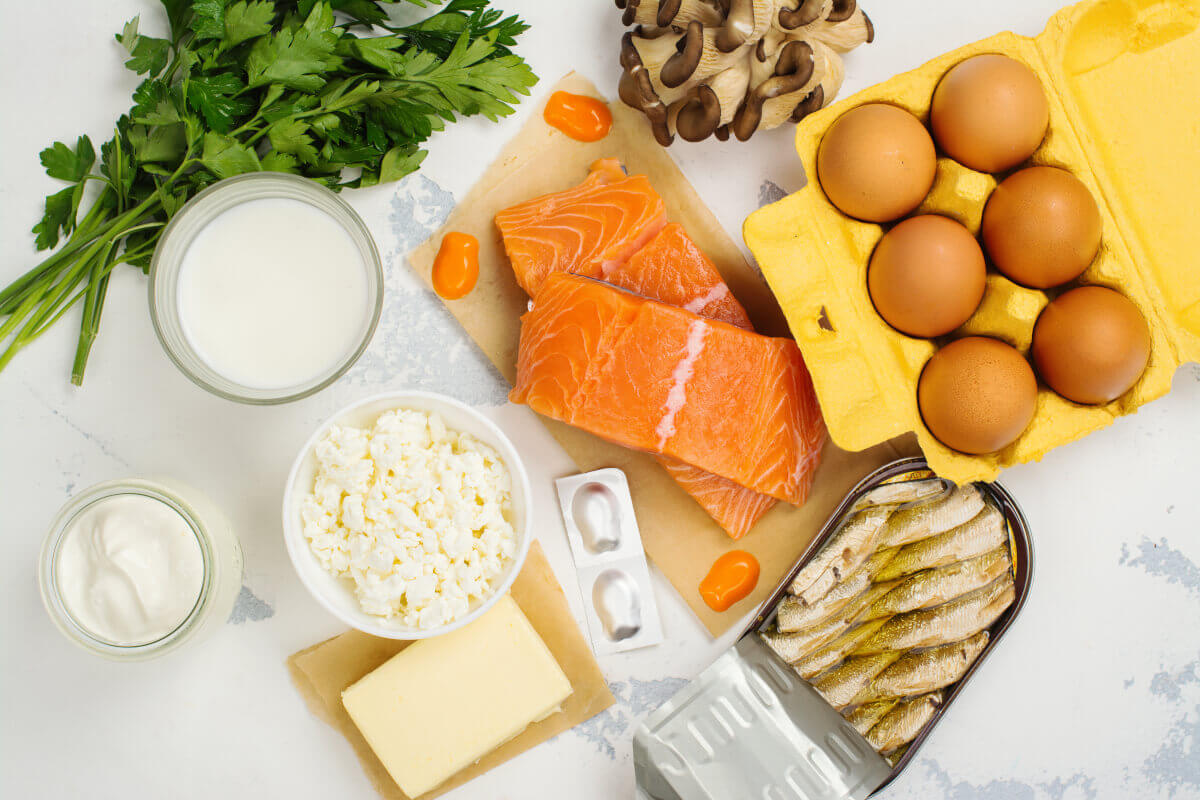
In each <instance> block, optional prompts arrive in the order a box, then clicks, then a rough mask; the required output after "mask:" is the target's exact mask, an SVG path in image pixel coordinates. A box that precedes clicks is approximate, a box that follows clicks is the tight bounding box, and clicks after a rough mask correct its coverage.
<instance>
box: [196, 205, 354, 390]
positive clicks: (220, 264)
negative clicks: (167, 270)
mask: <svg viewBox="0 0 1200 800" xmlns="http://www.w3.org/2000/svg"><path fill="white" fill-rule="evenodd" d="M367 273H368V270H367V268H366V265H365V263H364V260H363V256H362V253H361V252H360V250H359V248H358V246H357V245H356V244H355V241H354V239H353V238H351V236H350V234H349V233H348V232H347V231H346V230H345V228H343V227H342V225H341V224H340V223H339V222H338V221H337V220H336V219H334V218H333V217H332V216H330V215H329V214H327V213H326V212H324V211H322V210H321V209H319V208H317V207H316V206H313V205H310V204H309V203H306V202H303V201H301V200H294V199H291V198H286V197H270V198H262V199H258V200H248V201H246V202H244V203H241V204H239V205H237V206H234V207H233V208H230V209H228V210H226V211H224V212H222V213H221V214H219V215H218V216H216V217H215V218H214V219H213V220H212V221H211V222H209V223H208V224H207V225H205V226H204V227H203V228H202V229H201V230H200V231H199V232H198V233H197V234H196V236H195V238H194V239H193V240H192V241H191V243H190V244H189V245H188V249H187V251H186V252H185V254H184V256H183V261H182V262H181V265H180V270H179V284H178V290H177V291H178V304H179V320H180V323H181V326H182V328H183V334H184V336H185V337H186V338H187V340H188V343H189V344H190V345H191V346H192V348H193V349H194V350H195V351H196V354H197V355H198V356H199V357H200V358H201V360H203V361H204V362H205V363H206V364H208V366H209V367H211V368H212V370H213V371H214V372H217V373H218V374H220V375H222V376H224V377H225V378H227V379H228V380H230V381H233V382H234V383H237V384H240V385H242V386H248V387H252V388H255V389H283V388H288V387H292V386H299V385H302V384H306V383H310V382H312V381H314V380H315V379H317V378H318V377H320V376H321V375H324V374H326V373H328V372H330V371H332V370H333V369H334V368H336V367H337V366H339V365H340V364H341V363H342V362H343V361H344V360H345V359H347V358H348V357H349V356H350V354H351V352H352V351H353V350H354V348H355V347H356V346H357V345H358V343H359V341H360V340H361V338H362V336H363V332H364V329H365V327H366V326H367V325H368V324H369V321H370V318H371V315H372V309H371V308H369V302H370V301H369V297H370V292H369V288H368V283H367Z"/></svg>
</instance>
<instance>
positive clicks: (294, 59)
mask: <svg viewBox="0 0 1200 800" xmlns="http://www.w3.org/2000/svg"><path fill="white" fill-rule="evenodd" d="M322 9H325V10H328V9H327V7H325V6H320V5H318V6H317V7H316V8H314V9H313V11H312V13H311V14H309V17H308V19H309V20H310V21H311V20H313V19H315V18H318V15H320V14H321V12H322ZM330 21H332V15H331V16H330ZM307 24H308V23H307V22H306V26H307ZM314 27H315V28H316V29H315V30H310V29H309V28H308V27H302V28H299V29H297V30H295V31H291V30H288V29H286V28H285V29H283V30H281V31H279V32H278V33H276V34H273V35H271V36H264V37H263V38H261V39H259V40H258V41H256V42H255V43H254V47H253V48H252V49H251V50H250V55H249V56H248V57H247V58H246V74H247V76H248V77H249V78H250V81H249V83H250V86H251V87H257V86H262V85H263V84H266V83H281V84H283V85H284V86H288V87H291V88H294V89H301V90H303V91H307V92H315V91H317V90H318V89H320V88H321V87H322V86H324V85H325V79H324V78H322V77H321V76H320V74H321V73H323V72H328V71H330V70H333V69H337V68H338V67H340V66H341V59H340V58H339V57H338V56H336V55H334V50H335V49H336V47H337V41H338V38H339V36H340V34H341V31H340V30H339V29H337V28H325V29H323V30H322V29H320V28H319V27H318V26H315V25H314Z"/></svg>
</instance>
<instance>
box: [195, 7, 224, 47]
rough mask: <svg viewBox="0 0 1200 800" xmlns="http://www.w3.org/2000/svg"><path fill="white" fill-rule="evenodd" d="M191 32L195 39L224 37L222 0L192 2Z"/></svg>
mask: <svg viewBox="0 0 1200 800" xmlns="http://www.w3.org/2000/svg"><path fill="white" fill-rule="evenodd" d="M191 6H192V24H191V27H192V32H193V33H195V34H196V38H197V39H220V38H221V37H222V36H224V35H225V3H224V2H223V0H192V3H191Z"/></svg>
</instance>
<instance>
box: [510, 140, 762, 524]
mask: <svg viewBox="0 0 1200 800" xmlns="http://www.w3.org/2000/svg"><path fill="white" fill-rule="evenodd" d="M634 201H637V202H634ZM639 203H640V204H639ZM597 209H605V213H599V212H597ZM593 216H594V217H595V219H592V217H593ZM647 219H648V220H649V221H648V222H646V223H645V224H646V228H645V229H641V230H639V229H638V228H637V227H636V226H637V225H638V224H642V223H640V222H639V220H647ZM664 223H665V214H664V213H663V210H662V201H661V199H660V198H659V197H658V195H657V193H656V192H655V191H654V189H653V188H652V187H651V186H650V184H649V182H648V181H646V179H645V178H644V177H643V176H635V178H628V177H626V175H625V171H624V169H623V167H622V166H621V163H620V162H619V161H617V160H616V159H603V160H600V161H597V162H596V163H595V164H593V165H592V168H591V171H590V173H589V174H588V176H587V178H586V179H584V181H583V182H582V183H581V184H580V185H578V186H575V187H573V188H571V189H567V190H565V191H563V192H558V193H556V194H551V195H546V196H544V197H539V198H535V199H533V200H530V201H527V202H525V203H522V204H520V205H517V206H514V207H512V208H509V209H506V210H504V211H502V212H500V213H499V214H497V215H496V225H497V227H498V228H499V229H500V232H501V235H502V237H503V241H504V247H505V250H506V251H507V253H508V256H509V260H510V261H511V262H512V265H513V271H514V273H515V274H516V278H517V282H518V283H519V284H520V285H521V286H522V287H523V288H524V289H525V291H526V292H527V293H529V294H530V295H534V294H535V293H536V290H537V288H538V286H540V285H541V282H542V281H543V280H545V278H546V276H547V275H549V274H550V273H552V272H564V271H565V272H577V273H580V274H584V275H588V276H590V277H593V278H604V279H605V280H606V281H608V282H610V283H612V284H614V285H616V286H620V287H622V288H625V289H628V290H630V291H632V292H635V293H637V294H640V295H643V296H645V297H649V298H652V299H654V300H660V301H662V302H664V303H669V304H671V305H676V306H679V307H681V308H686V309H688V310H689V311H693V312H695V313H697V314H700V315H701V316H705V317H711V318H713V319H719V320H723V321H725V322H728V323H730V324H732V325H738V326H739V327H743V328H746V329H750V328H751V324H750V318H749V317H748V316H747V315H746V310H745V309H744V308H742V306H741V304H740V303H738V301H737V299H736V298H735V297H734V296H733V294H732V293H731V292H730V291H729V287H728V286H727V285H726V283H725V281H724V279H723V278H722V277H721V273H720V272H719V271H718V270H717V268H716V267H715V266H714V265H713V263H712V262H711V261H709V260H708V257H707V256H705V255H704V253H703V251H701V250H700V248H699V247H697V246H696V243H695V242H693V241H692V240H691V238H690V237H689V236H688V235H687V232H686V231H685V230H684V229H683V226H681V225H678V224H674V223H672V224H669V225H665V227H664ZM647 231H649V236H646V235H645V234H646V232H647ZM631 248H637V249H634V250H631ZM597 253H599V254H600V255H599V256H597ZM660 461H661V463H662V465H663V467H664V468H665V469H666V470H667V472H668V473H669V474H670V475H671V477H672V478H673V479H674V480H675V482H676V483H678V484H679V486H680V487H681V488H682V489H683V490H684V491H686V492H687V493H688V494H689V495H691V496H692V497H693V498H694V499H695V500H696V502H698V503H699V504H700V506H701V507H702V508H703V509H704V510H705V511H706V512H707V513H708V514H709V516H711V517H712V518H713V519H714V520H715V521H716V522H717V524H718V525H720V526H721V528H722V529H724V530H725V531H726V532H727V533H728V534H729V535H730V536H731V537H732V538H734V539H740V538H741V537H742V536H744V535H746V533H747V532H748V531H749V530H750V528H751V527H753V525H754V524H755V523H756V522H758V520H759V519H760V518H761V517H762V515H763V514H765V513H766V512H767V511H768V510H770V508H771V506H772V505H774V502H775V501H774V499H773V498H770V497H767V496H765V495H762V494H759V493H758V492H755V491H753V490H751V489H747V488H745V487H743V486H739V485H738V484H736V483H734V482H733V481H730V480H728V479H726V478H722V477H720V476H718V475H712V474H710V473H708V472H705V471H704V470H702V469H699V468H697V467H693V466H692V465H690V464H684V463H682V462H679V461H675V460H673V459H670V458H666V457H663V458H661V459H660Z"/></svg>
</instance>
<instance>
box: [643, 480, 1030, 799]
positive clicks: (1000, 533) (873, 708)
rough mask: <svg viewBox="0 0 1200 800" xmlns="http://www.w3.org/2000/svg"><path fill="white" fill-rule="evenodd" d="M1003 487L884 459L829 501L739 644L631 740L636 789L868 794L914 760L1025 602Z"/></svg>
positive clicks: (1010, 507) (1017, 533) (1014, 526)
mask: <svg viewBox="0 0 1200 800" xmlns="http://www.w3.org/2000/svg"><path fill="white" fill-rule="evenodd" d="M1032 555H1033V553H1032V544H1031V542H1030V538H1029V528H1028V525H1027V523H1026V521H1025V517H1024V515H1023V514H1022V513H1021V510H1020V509H1019V508H1018V507H1017V504H1016V502H1015V501H1014V500H1013V499H1012V497H1011V496H1010V495H1009V494H1008V492H1007V491H1005V489H1004V488H1003V487H1002V486H1000V485H999V484H997V483H973V484H967V485H964V486H954V485H953V484H951V483H950V482H948V481H945V480H943V479H941V478H938V477H937V476H935V475H934V474H933V473H932V472H931V471H930V470H929V468H928V466H927V465H926V463H925V461H924V460H923V459H919V458H908V459H902V460H900V461H896V462H893V463H891V464H888V465H886V466H884V467H881V468H880V469H878V470H876V471H875V472H873V473H872V474H870V475H868V476H867V477H866V478H864V479H863V480H862V481H861V482H860V483H859V484H858V486H856V487H855V488H854V489H853V490H851V492H850V493H849V494H848V495H847V496H846V498H845V499H844V500H843V501H842V503H841V505H839V506H838V508H837V510H836V511H835V512H834V513H833V515H832V516H831V517H830V519H829V521H828V522H826V524H825V526H824V527H823V528H822V529H821V532H820V533H819V534H818V536H817V538H816V539H815V540H814V542H813V544H812V546H811V547H810V548H809V550H808V552H807V553H805V555H804V556H803V557H801V559H800V560H799V561H798V562H797V563H796V565H795V566H794V567H793V568H792V569H791V570H790V572H789V574H788V575H787V577H786V578H785V579H784V580H783V582H782V583H781V584H780V585H779V586H778V587H777V588H776V590H775V591H774V592H773V593H772V595H771V596H770V598H768V599H767V601H766V602H765V603H764V604H763V606H762V607H761V609H760V611H759V613H758V614H757V615H756V617H755V619H754V620H753V622H752V624H751V625H750V627H749V628H748V629H747V630H746V631H744V632H743V634H742V636H741V638H739V640H738V642H737V644H736V645H735V646H734V648H733V649H731V650H729V651H727V652H726V653H724V654H723V655H722V656H721V657H720V658H718V659H717V661H716V662H715V663H713V664H712V665H711V666H710V667H709V668H708V669H706V670H705V671H704V672H702V673H701V674H700V676H699V678H697V679H696V680H695V681H693V682H692V683H691V684H689V685H688V686H687V687H685V688H684V689H683V690H682V691H681V692H679V693H678V694H676V695H675V696H674V697H673V698H671V699H670V700H669V701H668V702H667V703H666V704H665V705H663V706H662V707H660V708H659V709H657V710H656V711H654V712H653V713H651V714H650V715H649V716H648V717H647V718H646V720H645V721H644V722H643V723H642V724H641V725H640V726H639V728H638V730H637V732H636V734H635V736H634V748H633V751H634V769H635V772H636V773H637V780H638V787H639V791H640V792H641V795H640V796H641V797H643V798H651V799H652V800H735V799H736V800H740V798H745V797H769V798H773V800H774V799H776V798H778V800H784V798H794V799H795V800H818V798H820V800H862V798H865V797H868V796H870V795H871V794H874V793H875V792H877V791H879V790H880V789H882V788H883V787H884V786H886V785H887V784H888V783H890V782H891V781H892V780H893V779H894V778H895V777H896V776H897V775H898V774H899V773H900V772H901V771H903V770H904V768H905V767H906V766H907V765H908V763H909V762H910V761H911V760H912V758H913V756H914V755H915V754H916V752H917V751H918V750H919V749H920V747H921V745H922V744H923V743H924V741H925V739H926V737H927V736H928V735H929V733H930V731H931V730H932V729H933V728H934V726H935V725H937V723H938V721H939V720H940V719H941V718H942V716H943V715H944V714H945V713H946V711H947V709H949V707H950V705H951V704H952V703H953V701H954V698H955V697H957V696H958V693H959V692H960V691H962V689H963V687H964V686H965V685H966V684H967V682H968V681H969V679H970V678H971V675H972V674H973V673H974V672H975V670H976V669H978V668H979V665H980V663H981V662H982V661H983V659H984V658H985V657H986V656H987V654H988V653H989V652H991V650H992V648H994V647H995V646H996V643H997V642H998V641H999V640H1000V638H1001V636H1002V635H1003V634H1004V632H1005V631H1006V630H1007V629H1008V627H1009V625H1010V624H1011V623H1012V621H1013V619H1014V618H1015V617H1016V615H1017V614H1018V612H1019V611H1020V610H1021V607H1022V606H1023V605H1024V602H1025V598H1026V595H1027V594H1028V591H1029V585H1030V580H1031V578H1032V570H1033V562H1032Z"/></svg>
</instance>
